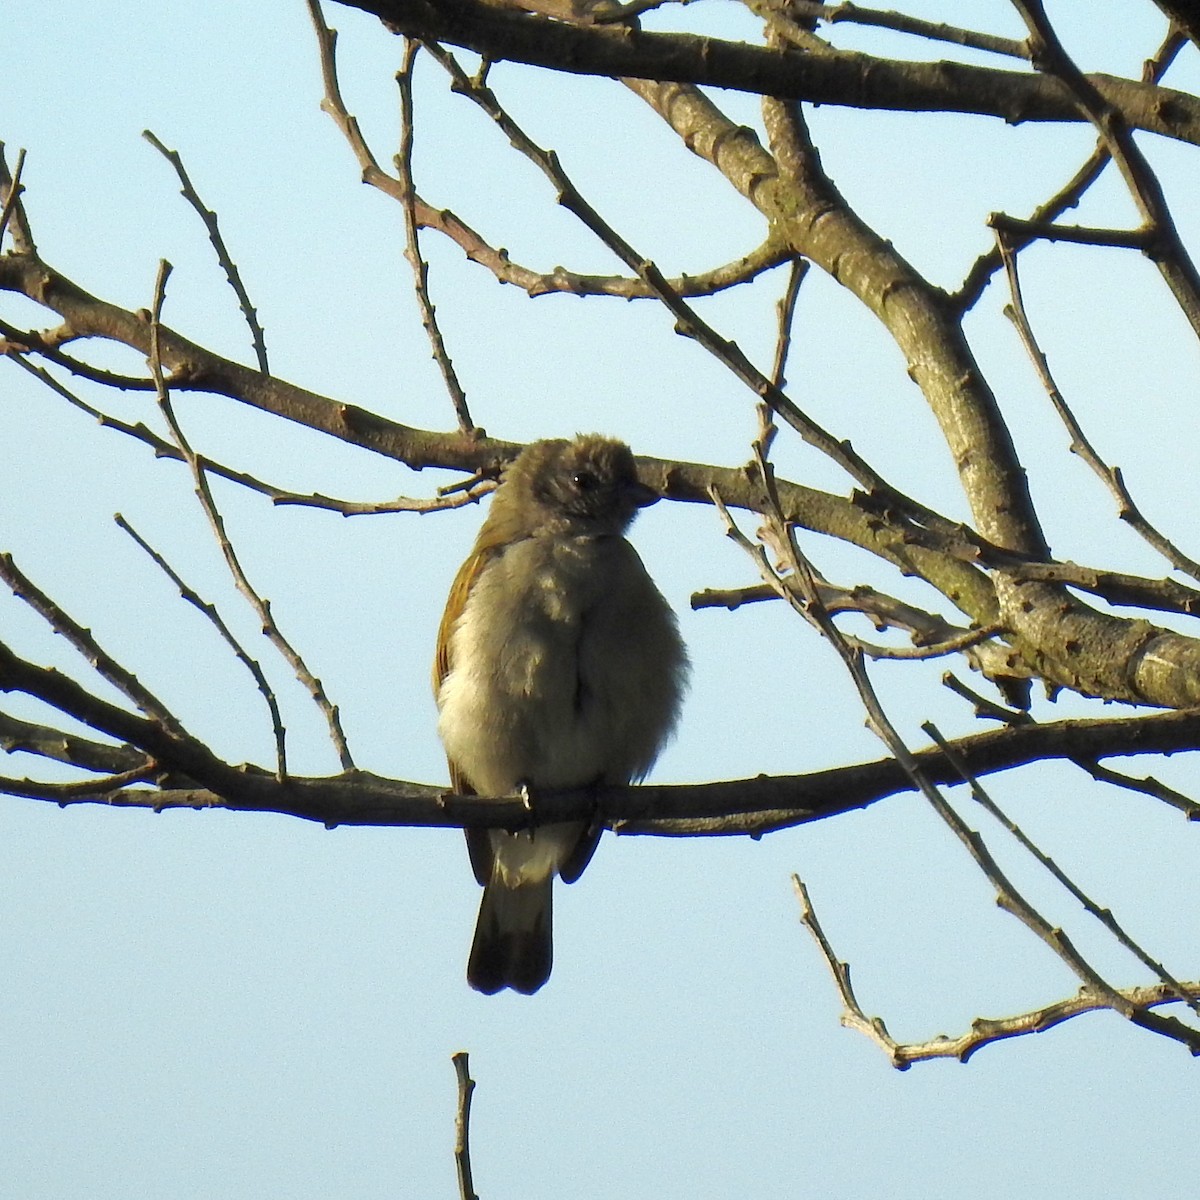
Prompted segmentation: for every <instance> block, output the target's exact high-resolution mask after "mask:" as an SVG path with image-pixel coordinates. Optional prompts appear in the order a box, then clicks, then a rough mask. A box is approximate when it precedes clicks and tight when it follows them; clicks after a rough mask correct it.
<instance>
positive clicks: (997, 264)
mask: <svg viewBox="0 0 1200 1200" xmlns="http://www.w3.org/2000/svg"><path fill="white" fill-rule="evenodd" d="M1185 45H1187V39H1186V38H1185V37H1184V36H1183V35H1182V34H1181V33H1180V32H1179V30H1177V29H1174V28H1172V29H1170V30H1169V31H1168V33H1167V36H1166V38H1165V39H1164V40H1163V42H1162V44H1161V45H1160V46H1159V48H1158V50H1157V51H1155V53H1154V54H1153V55H1152V56H1151V57H1150V58H1148V59H1147V60H1146V62H1145V63H1144V64H1143V65H1142V81H1143V82H1144V83H1157V82H1158V81H1159V80H1160V79H1161V78H1162V77H1163V75H1164V74H1165V73H1166V70H1167V68H1168V67H1169V66H1170V65H1171V63H1172V62H1173V61H1174V60H1175V56H1176V55H1177V54H1178V53H1179V51H1180V50H1181V49H1182V48H1183V47H1184V46H1185ZM1111 161H1112V159H1111V156H1110V155H1109V153H1108V147H1107V145H1106V144H1105V141H1104V139H1103V138H1100V139H1098V140H1097V142H1096V145H1095V148H1094V149H1093V150H1092V153H1091V154H1090V155H1089V156H1088V158H1087V159H1086V160H1085V161H1084V163H1083V164H1082V165H1081V166H1080V167H1079V169H1078V170H1077V171H1076V172H1075V174H1074V175H1073V176H1072V177H1071V178H1070V179H1069V180H1068V181H1067V182H1066V183H1065V184H1064V185H1063V186H1062V187H1061V188H1059V190H1058V191H1057V192H1055V194H1054V195H1053V196H1051V197H1050V199H1049V200H1047V201H1046V202H1045V203H1044V204H1041V205H1039V206H1038V207H1037V208H1036V209H1034V211H1033V213H1032V214H1031V215H1030V217H1029V218H1028V219H1027V223H1028V226H1029V228H1030V229H1037V228H1040V227H1044V226H1047V225H1051V224H1053V223H1054V222H1055V221H1056V220H1057V219H1058V218H1059V217H1060V216H1061V215H1062V214H1063V213H1064V212H1066V211H1067V210H1068V209H1071V208H1075V207H1076V205H1078V204H1079V202H1080V200H1082V199H1083V196H1084V193H1085V192H1086V191H1087V190H1088V188H1090V187H1091V186H1092V184H1094V183H1095V182H1096V180H1097V179H1099V178H1100V176H1101V175H1102V174H1103V172H1104V168H1105V167H1106V166H1108V164H1109V163H1110V162H1111ZM1032 240H1033V234H1032V233H1030V234H1028V235H1027V236H1019V235H1018V236H1016V237H1015V238H1014V240H1013V241H1012V242H1011V243H1010V245H1011V248H1012V250H1013V252H1014V253H1017V252H1018V251H1020V250H1022V249H1024V248H1025V247H1026V246H1027V245H1029V244H1030V242H1031V241H1032ZM1002 265H1003V259H1002V258H1001V255H1000V252H999V250H998V249H997V247H996V246H995V245H993V246H992V247H991V248H990V249H988V250H987V251H985V252H984V253H983V254H982V255H980V257H979V258H978V259H976V261H975V262H974V264H973V265H972V266H971V269H970V270H969V271H968V272H967V276H966V278H965V279H964V280H963V283H962V286H961V287H960V288H959V290H958V291H957V292H956V293H955V294H954V296H953V297H952V303H953V304H954V306H955V308H956V309H958V310H959V311H961V312H966V311H967V310H968V309H970V308H971V307H973V306H974V304H975V303H976V301H978V299H979V297H980V296H982V295H983V291H984V289H985V288H986V287H987V285H988V283H989V282H990V281H991V279H992V276H993V275H995V273H996V272H997V271H998V270H999V269H1000V268H1001V266H1002Z"/></svg>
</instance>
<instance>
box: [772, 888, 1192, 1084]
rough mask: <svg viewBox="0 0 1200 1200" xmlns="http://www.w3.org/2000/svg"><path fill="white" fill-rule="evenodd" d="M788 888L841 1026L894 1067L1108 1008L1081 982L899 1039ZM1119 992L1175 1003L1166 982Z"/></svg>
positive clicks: (1143, 1004)
mask: <svg viewBox="0 0 1200 1200" xmlns="http://www.w3.org/2000/svg"><path fill="white" fill-rule="evenodd" d="M792 886H793V887H794V888H795V891H796V895H797V898H798V899H799V901H800V922H801V924H802V925H804V927H805V928H806V929H807V930H808V931H809V933H810V934H811V935H812V938H813V941H815V942H816V944H817V947H818V948H819V949H820V951H821V956H822V957H823V958H824V959H825V964H826V966H828V968H829V971H830V974H832V976H833V979H834V983H835V985H836V986H837V989H838V994H839V996H840V997H841V1000H842V1006H843V1013H842V1024H843V1025H844V1026H846V1028H848V1029H855V1030H857V1031H858V1032H860V1033H863V1034H865V1035H866V1036H867V1037H868V1038H870V1039H871V1040H872V1041H873V1042H875V1043H876V1044H877V1045H878V1046H880V1047H881V1048H882V1050H883V1051H884V1053H885V1054H887V1056H888V1058H889V1059H890V1060H891V1063H892V1066H894V1067H895V1068H896V1069H897V1070H898V1071H907V1070H908V1068H909V1067H911V1066H912V1065H913V1063H916V1062H925V1061H928V1060H930V1059H934V1058H955V1059H957V1060H958V1061H959V1062H962V1063H965V1062H967V1060H968V1059H970V1057H971V1056H972V1055H973V1054H974V1053H975V1051H976V1050H979V1049H980V1048H982V1047H983V1046H987V1045H990V1044H992V1043H993V1042H998V1041H1002V1040H1004V1039H1007V1038H1013V1037H1024V1036H1026V1035H1028V1034H1031V1033H1044V1032H1045V1031H1046V1030H1047V1029H1052V1028H1053V1027H1054V1026H1055V1025H1061V1024H1062V1023H1063V1022H1064V1021H1069V1020H1071V1019H1072V1018H1073V1017H1078V1016H1081V1015H1082V1014H1084V1013H1088V1012H1096V1011H1097V1010H1100V1009H1107V1008H1111V1005H1110V1004H1109V1003H1108V1001H1107V1000H1106V999H1105V998H1104V997H1102V996H1100V995H1098V994H1097V993H1096V992H1095V991H1093V990H1092V989H1091V988H1088V987H1086V986H1085V987H1082V988H1080V990H1079V992H1078V993H1077V994H1076V995H1074V996H1072V997H1069V998H1068V999H1066V1000H1058V1001H1055V1002H1054V1003H1053V1004H1048V1005H1046V1006H1045V1007H1044V1008H1038V1009H1034V1010H1033V1011H1031V1012H1025V1013H1018V1014H1017V1015H1016V1016H1012V1017H976V1018H975V1020H974V1021H972V1022H971V1028H970V1029H969V1030H968V1031H967V1032H966V1033H962V1034H960V1035H959V1036H958V1037H954V1038H951V1037H946V1036H945V1035H944V1034H943V1035H941V1036H939V1037H936V1038H931V1039H930V1040H929V1041H927V1042H897V1041H896V1040H895V1038H893V1037H892V1035H891V1034H890V1033H889V1032H888V1029H887V1026H886V1025H885V1024H884V1022H883V1020H882V1019H881V1018H879V1017H868V1016H867V1015H866V1013H865V1012H864V1011H863V1008H862V1005H861V1004H860V1003H859V1001H858V997H857V996H856V995H855V994H854V988H853V987H852V985H851V983H850V965H849V963H846V962H842V961H840V960H839V959H838V957H837V955H836V953H835V952H834V949H833V947H832V946H831V945H830V943H829V939H828V938H827V937H826V936H825V932H824V930H823V929H822V928H821V925H820V922H819V921H818V920H817V915H816V912H815V911H814V909H813V906H812V901H811V899H810V898H809V895H808V889H807V888H806V887H805V886H804V884H803V882H802V881H801V880H800V878H799V876H797V875H793V876H792ZM1180 987H1181V988H1182V990H1183V992H1184V994H1185V995H1186V996H1187V997H1188V998H1189V1001H1190V1000H1191V999H1193V998H1195V997H1197V996H1200V982H1189V983H1183V984H1181V985H1180ZM1119 995H1120V996H1121V998H1122V1000H1123V1001H1124V1002H1125V1003H1127V1004H1129V1005H1130V1006H1131V1007H1133V1008H1138V1009H1151V1008H1155V1007H1157V1006H1159V1005H1162V1004H1171V1003H1174V1002H1177V1001H1178V996H1177V995H1176V994H1175V991H1174V989H1172V988H1170V987H1168V986H1167V985H1166V984H1157V985H1152V986H1150V987H1137V988H1122V989H1121V990H1120V992H1119Z"/></svg>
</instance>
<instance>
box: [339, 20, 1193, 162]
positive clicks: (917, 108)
mask: <svg viewBox="0 0 1200 1200" xmlns="http://www.w3.org/2000/svg"><path fill="white" fill-rule="evenodd" d="M340 2H341V3H345V4H346V5H347V6H348V7H350V8H359V9H362V10H364V11H365V12H370V13H374V14H375V15H376V16H378V17H380V18H382V20H383V21H384V23H385V24H386V25H387V27H388V28H389V29H391V30H392V31H393V32H394V33H399V34H408V35H409V36H411V37H417V38H420V39H421V40H422V41H437V42H447V43H449V44H451V45H455V46H462V47H464V48H466V49H469V50H474V51H475V52H476V53H478V54H482V55H483V56H484V57H485V58H488V59H491V60H492V61H495V62H499V61H502V60H509V61H512V62H523V63H528V64H530V65H532V66H541V67H549V68H551V69H553V70H560V71H570V72H573V73H577V74H588V75H605V76H619V77H622V78H628V79H644V80H650V79H653V80H658V81H660V82H663V83H670V82H674V83H687V84H699V85H708V86H712V87H719V88H731V89H735V90H738V91H744V92H751V93H756V94H759V95H764V96H777V97H779V98H781V99H785V100H809V101H812V102H814V103H816V104H849V105H853V106H854V107H856V108H867V109H870V108H879V109H889V110H893V111H905V112H921V111H926V110H930V109H933V110H940V111H946V112H964V113H977V114H979V115H982V116H992V117H998V118H1002V119H1003V120H1005V121H1006V122H1008V123H1009V124H1018V123H1020V122H1022V121H1077V120H1080V119H1081V118H1080V115H1079V112H1078V109H1077V108H1076V107H1075V104H1074V101H1073V98H1072V97H1071V95H1070V93H1069V92H1068V91H1067V89H1066V88H1065V87H1064V86H1063V85H1062V83H1061V82H1060V81H1059V80H1057V79H1053V78H1049V77H1044V76H1031V75H1029V74H1027V73H1020V72H1016V71H1002V70H995V69H992V68H986V67H974V66H967V65H965V64H963V63H950V62H941V63H918V62H904V61H892V60H888V59H881V58H875V57H873V56H871V55H869V54H858V53H851V52H846V51H831V52H829V53H826V54H821V55H803V56H797V55H796V54H794V53H793V52H791V51H789V50H776V49H771V48H768V47H763V46H753V45H748V44H746V43H739V42H728V41H723V40H721V39H720V38H712V37H697V36H694V35H691V34H682V33H647V32H644V31H639V32H637V33H636V34H635V33H633V31H631V30H629V29H625V28H620V27H607V26H600V25H595V24H588V25H575V24H569V23H567V22H566V21H563V20H547V19H544V18H540V17H534V16H530V15H528V14H526V13H521V12H516V11H513V10H511V9H506V8H503V7H501V6H498V5H489V4H486V3H484V2H483V0H455V2H454V3H453V4H435V3H432V2H431V0H340ZM1090 79H1091V81H1092V83H1093V84H1094V86H1095V87H1097V88H1098V89H1099V91H1100V93H1101V95H1103V96H1104V97H1105V98H1106V99H1107V100H1108V101H1109V102H1110V103H1111V104H1113V105H1115V106H1117V107H1119V108H1120V109H1121V111H1122V112H1123V113H1124V115H1125V119H1126V121H1128V123H1129V124H1130V125H1132V126H1133V127H1134V128H1138V129H1145V130H1147V131H1148V132H1153V133H1161V134H1164V135H1166V136H1167V137H1174V138H1180V139H1182V140H1185V141H1189V142H1192V143H1194V144H1200V102H1198V101H1197V100H1196V98H1195V97H1193V96H1190V95H1188V94H1187V93H1186V92H1176V91H1172V90H1170V89H1166V88H1158V87H1153V86H1147V85H1145V84H1141V83H1134V82H1132V81H1130V80H1126V79H1118V78H1115V77H1113V76H1110V75H1095V76H1091V77H1090Z"/></svg>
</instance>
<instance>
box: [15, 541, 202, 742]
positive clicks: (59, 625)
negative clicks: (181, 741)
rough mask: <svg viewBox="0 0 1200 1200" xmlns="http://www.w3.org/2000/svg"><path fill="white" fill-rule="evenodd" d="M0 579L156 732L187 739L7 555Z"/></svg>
mask: <svg viewBox="0 0 1200 1200" xmlns="http://www.w3.org/2000/svg"><path fill="white" fill-rule="evenodd" d="M0 579H2V580H3V581H4V582H5V583H6V584H8V586H9V588H10V589H11V591H12V594H13V595H14V596H16V597H17V599H18V600H23V601H24V602H25V603H26V604H28V605H29V607H30V608H32V609H33V611H34V612H36V613H37V614H38V616H40V617H41V618H42V620H44V621H45V622H46V624H47V625H49V626H50V628H51V629H53V630H54V632H55V633H58V634H61V635H62V636H63V637H64V638H66V640H67V641H68V642H70V643H71V645H72V646H74V647H75V649H76V650H77V651H79V653H80V654H81V655H83V657H84V658H85V659H86V660H87V662H88V665H89V666H90V667H91V668H92V669H93V670H94V671H95V672H96V674H97V675H99V676H100V677H101V678H102V679H105V680H107V681H108V682H109V683H110V684H112V686H113V687H115V688H116V689H117V690H118V691H119V692H120V693H121V694H122V695H124V696H126V697H128V699H129V700H131V701H132V702H133V703H134V704H135V705H137V707H138V709H140V710H141V711H142V712H143V713H145V714H146V716H147V717H149V718H150V720H152V721H153V722H154V723H155V724H156V725H158V726H159V728H160V729H162V730H163V731H164V732H165V733H168V734H170V735H171V736H173V737H186V736H187V734H186V732H185V730H184V728H183V725H182V724H181V723H180V721H179V718H178V717H176V716H175V715H174V714H173V713H172V712H171V711H170V709H168V708H167V706H166V705H165V704H164V703H163V702H162V701H161V700H159V699H158V697H157V696H155V695H154V693H153V692H151V691H150V689H149V688H147V687H146V686H145V685H144V684H142V683H141V682H140V681H139V680H138V679H137V677H136V676H135V675H134V674H133V673H132V672H131V671H128V670H126V668H125V667H123V666H121V664H120V663H119V662H117V660H116V659H115V658H113V657H112V656H111V655H110V654H108V653H107V652H106V651H105V650H103V649H102V648H101V646H100V644H99V643H98V642H97V641H96V639H95V637H93V636H92V631H91V630H90V629H85V628H84V627H83V626H82V625H80V624H79V622H78V621H76V620H75V618H74V617H72V616H70V615H69V614H68V613H66V612H65V611H64V610H63V609H62V608H60V607H59V605H58V604H56V603H55V602H54V601H53V600H51V599H50V597H49V596H47V595H46V593H45V592H43V591H42V590H41V588H39V587H37V585H36V584H34V583H33V582H32V581H31V580H30V579H29V578H28V577H27V576H26V575H25V574H24V573H23V572H22V571H21V570H20V569H19V568H18V567H17V565H16V563H15V562H14V561H13V557H12V555H11V554H0Z"/></svg>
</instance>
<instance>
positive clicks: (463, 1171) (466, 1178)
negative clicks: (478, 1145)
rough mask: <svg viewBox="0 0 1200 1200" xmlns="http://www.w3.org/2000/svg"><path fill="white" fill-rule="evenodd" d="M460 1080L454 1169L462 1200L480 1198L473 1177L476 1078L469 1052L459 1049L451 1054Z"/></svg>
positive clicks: (456, 1111)
mask: <svg viewBox="0 0 1200 1200" xmlns="http://www.w3.org/2000/svg"><path fill="white" fill-rule="evenodd" d="M450 1061H451V1062H452V1063H453V1064H454V1074H455V1077H456V1078H457V1080H458V1105H457V1107H456V1108H455V1113H454V1169H455V1172H456V1174H457V1175H458V1194H459V1197H460V1200H479V1197H478V1196H477V1195H476V1194H475V1184H474V1182H473V1180H472V1178H471V1095H472V1093H473V1092H474V1091H475V1080H473V1079H472V1078H471V1073H470V1069H469V1068H468V1066H467V1052H466V1051H465V1050H459V1051H457V1052H456V1053H455V1054H452V1055H451V1056H450Z"/></svg>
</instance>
